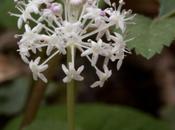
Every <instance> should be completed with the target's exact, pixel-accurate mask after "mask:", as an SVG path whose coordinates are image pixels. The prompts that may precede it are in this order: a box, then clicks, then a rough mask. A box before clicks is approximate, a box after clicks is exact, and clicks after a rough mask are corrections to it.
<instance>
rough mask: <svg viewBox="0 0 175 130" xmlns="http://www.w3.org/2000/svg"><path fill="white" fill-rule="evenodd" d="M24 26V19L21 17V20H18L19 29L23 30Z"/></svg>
mask: <svg viewBox="0 0 175 130" xmlns="http://www.w3.org/2000/svg"><path fill="white" fill-rule="evenodd" d="M22 24H23V19H22V17H20V18H19V19H18V28H19V29H21V28H22Z"/></svg>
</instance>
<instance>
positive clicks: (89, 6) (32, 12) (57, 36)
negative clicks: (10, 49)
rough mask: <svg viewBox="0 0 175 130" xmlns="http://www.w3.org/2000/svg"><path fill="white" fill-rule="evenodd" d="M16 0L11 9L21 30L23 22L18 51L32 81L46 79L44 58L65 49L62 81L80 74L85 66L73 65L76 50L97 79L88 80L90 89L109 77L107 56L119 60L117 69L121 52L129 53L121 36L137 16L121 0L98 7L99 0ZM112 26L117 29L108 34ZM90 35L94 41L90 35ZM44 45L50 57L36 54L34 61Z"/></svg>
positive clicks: (69, 79)
mask: <svg viewBox="0 0 175 130" xmlns="http://www.w3.org/2000/svg"><path fill="white" fill-rule="evenodd" d="M14 1H15V3H16V8H17V9H18V10H19V12H20V13H19V14H14V13H10V14H11V15H13V16H16V17H18V22H17V23H18V24H17V25H18V28H19V29H21V28H22V27H23V26H24V27H25V32H24V34H21V35H17V36H18V37H20V38H21V40H20V41H19V42H18V45H19V50H18V51H19V54H20V55H21V57H22V59H23V60H24V62H25V63H27V64H29V67H30V69H31V71H32V73H33V77H34V79H35V80H37V79H38V78H40V79H41V80H43V81H44V82H47V79H46V77H45V76H44V75H43V74H42V73H43V72H44V71H45V70H46V69H47V68H48V65H47V64H48V62H49V61H50V60H51V59H52V58H53V57H54V56H56V55H57V54H63V55H66V54H67V51H68V50H71V61H70V63H68V67H66V66H65V65H62V69H63V71H64V73H65V74H66V77H65V78H64V79H63V81H64V82H65V83H67V82H70V81H71V80H77V81H82V80H83V79H84V78H83V77H82V76H81V73H82V71H83V70H84V65H82V66H81V67H79V68H78V69H75V56H76V50H79V51H80V52H81V56H82V57H86V58H87V59H88V60H89V61H90V63H91V65H92V67H94V68H95V70H96V74H97V76H98V77H99V81H97V82H95V83H94V84H92V86H91V87H93V88H94V87H98V86H99V87H102V86H103V85H104V83H105V81H106V80H107V79H108V78H109V77H110V76H111V74H112V71H111V70H109V68H108V63H109V61H110V60H111V61H112V62H114V61H117V69H119V68H120V66H121V64H122V61H123V59H124V57H125V53H128V51H127V50H126V42H127V41H128V40H124V38H123V35H124V34H125V31H126V27H127V24H130V23H133V22H132V20H133V18H134V16H135V15H132V11H131V10H128V11H126V10H122V6H123V5H124V4H125V3H124V2H123V0H120V1H119V6H118V8H116V5H115V3H111V2H110V0H103V1H104V2H105V3H106V4H108V6H109V8H106V9H101V8H100V7H99V2H100V0H62V2H61V3H59V2H54V0H14ZM113 29H115V30H116V31H115V32H114V33H111V31H110V30H113ZM117 30H118V32H117ZM119 32H120V33H119ZM92 36H93V37H95V38H94V39H95V40H93V39H91V37H92ZM44 50H46V55H47V56H48V58H47V59H45V61H43V60H44V59H42V60H41V58H40V56H38V57H37V58H36V59H34V60H32V57H33V55H34V54H36V55H37V54H38V52H41V51H44ZM31 53H32V54H31ZM99 57H104V62H103V63H102V64H101V65H102V66H103V70H100V69H99V68H100V67H98V66H97V62H98V59H99ZM41 61H42V63H40V62H41Z"/></svg>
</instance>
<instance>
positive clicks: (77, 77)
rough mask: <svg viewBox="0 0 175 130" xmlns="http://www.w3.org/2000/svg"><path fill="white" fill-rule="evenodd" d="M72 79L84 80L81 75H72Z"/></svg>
mask: <svg viewBox="0 0 175 130" xmlns="http://www.w3.org/2000/svg"><path fill="white" fill-rule="evenodd" d="M74 79H75V80H77V81H82V80H84V77H82V76H81V75H76V76H75V77H74Z"/></svg>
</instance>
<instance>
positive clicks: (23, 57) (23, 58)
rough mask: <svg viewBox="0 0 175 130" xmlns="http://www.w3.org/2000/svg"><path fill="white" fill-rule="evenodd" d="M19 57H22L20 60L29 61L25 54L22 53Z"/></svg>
mask: <svg viewBox="0 0 175 130" xmlns="http://www.w3.org/2000/svg"><path fill="white" fill-rule="evenodd" d="M21 58H22V60H23V61H24V62H25V63H27V64H28V63H29V60H28V59H27V57H26V56H24V55H21Z"/></svg>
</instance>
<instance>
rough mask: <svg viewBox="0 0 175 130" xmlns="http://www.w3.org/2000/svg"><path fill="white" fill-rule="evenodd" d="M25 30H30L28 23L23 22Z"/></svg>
mask: <svg viewBox="0 0 175 130" xmlns="http://www.w3.org/2000/svg"><path fill="white" fill-rule="evenodd" d="M25 30H26V32H30V31H31V28H30V26H29V25H28V24H25Z"/></svg>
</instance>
